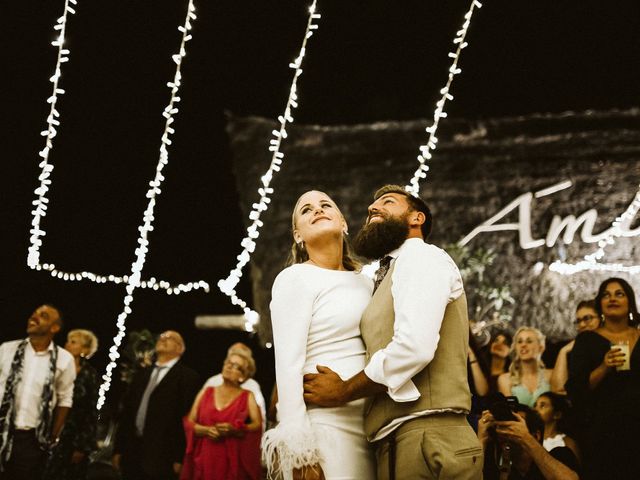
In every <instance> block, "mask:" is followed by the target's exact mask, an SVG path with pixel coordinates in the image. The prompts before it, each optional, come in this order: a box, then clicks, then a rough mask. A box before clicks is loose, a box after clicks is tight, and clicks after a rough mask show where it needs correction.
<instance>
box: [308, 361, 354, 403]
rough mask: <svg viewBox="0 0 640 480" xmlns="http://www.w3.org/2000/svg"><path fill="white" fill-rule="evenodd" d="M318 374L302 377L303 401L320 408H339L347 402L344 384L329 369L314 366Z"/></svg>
mask: <svg viewBox="0 0 640 480" xmlns="http://www.w3.org/2000/svg"><path fill="white" fill-rule="evenodd" d="M316 368H317V370H318V373H307V374H306V375H305V376H304V401H305V402H306V403H309V404H312V405H318V406H320V407H339V406H340V405H344V404H345V403H346V402H347V399H346V398H345V395H346V391H345V382H344V381H343V380H342V379H341V378H340V376H339V375H338V374H337V373H336V372H334V371H333V370H331V369H330V368H329V367H324V366H322V365H317V366H316Z"/></svg>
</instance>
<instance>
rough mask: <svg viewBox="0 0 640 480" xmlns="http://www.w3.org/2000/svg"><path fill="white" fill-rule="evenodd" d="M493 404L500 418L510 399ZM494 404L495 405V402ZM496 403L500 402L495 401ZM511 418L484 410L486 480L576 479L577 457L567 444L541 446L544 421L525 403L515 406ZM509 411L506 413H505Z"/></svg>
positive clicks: (481, 433)
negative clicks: (507, 418)
mask: <svg viewBox="0 0 640 480" xmlns="http://www.w3.org/2000/svg"><path fill="white" fill-rule="evenodd" d="M500 405H501V407H498V408H492V410H494V413H495V414H496V415H498V416H499V417H500V418H506V416H505V417H503V416H502V414H504V413H505V412H503V410H504V408H503V407H505V406H507V405H508V404H507V402H506V401H505V402H504V404H500ZM492 407H494V406H492ZM495 407H497V405H495ZM511 408H514V409H515V411H513V412H511V415H512V420H496V418H495V417H494V414H493V413H492V412H491V411H489V410H485V411H484V412H483V414H482V417H481V419H480V422H479V424H478V439H479V440H480V443H481V444H482V448H483V450H484V455H485V459H484V471H483V474H484V478H485V480H494V479H495V480H497V479H500V480H502V479H506V480H541V479H545V480H577V479H578V478H580V477H579V475H578V460H577V458H576V456H575V455H574V454H573V452H572V451H571V449H569V448H568V447H557V448H554V449H553V450H551V451H550V452H547V451H546V450H545V448H544V447H543V446H542V437H543V433H544V423H543V421H542V419H541V418H540V415H539V414H538V413H537V412H536V411H535V410H533V409H531V408H529V407H527V406H526V405H520V404H518V405H516V406H512V407H511ZM505 415H506V414H505Z"/></svg>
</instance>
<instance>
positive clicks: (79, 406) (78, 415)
mask: <svg viewBox="0 0 640 480" xmlns="http://www.w3.org/2000/svg"><path fill="white" fill-rule="evenodd" d="M64 348H65V350H67V351H68V352H69V353H71V355H73V359H74V364H75V369H76V380H75V383H74V386H73V407H72V408H71V411H70V412H69V415H68V416H67V421H66V422H65V424H64V429H63V430H62V434H61V435H60V442H59V443H58V445H57V447H56V448H55V449H54V451H53V452H52V456H51V458H50V459H49V461H48V463H47V468H46V472H45V476H44V478H45V479H46V480H84V479H86V478H87V467H88V466H89V454H90V453H91V452H92V451H94V450H95V449H96V433H97V428H98V410H97V409H96V403H97V402H98V387H99V383H98V373H97V372H96V369H95V368H93V366H92V365H91V364H90V363H89V362H88V361H87V360H88V359H89V358H91V357H92V356H93V354H94V353H95V352H96V350H97V349H98V339H97V338H96V336H95V335H94V334H93V332H91V331H89V330H81V329H77V330H71V331H70V332H69V333H68V334H67V343H66V344H65V346H64Z"/></svg>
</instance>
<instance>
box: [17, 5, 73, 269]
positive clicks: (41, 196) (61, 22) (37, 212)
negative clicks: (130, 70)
mask: <svg viewBox="0 0 640 480" xmlns="http://www.w3.org/2000/svg"><path fill="white" fill-rule="evenodd" d="M77 4H78V2H77V0H65V3H64V12H63V13H62V16H60V17H58V19H57V20H56V24H55V25H54V27H53V29H54V30H55V31H56V32H59V33H58V37H57V38H56V39H55V40H54V41H53V42H51V45H53V46H54V47H57V48H58V56H57V60H56V66H55V70H54V73H53V75H52V76H51V77H50V78H49V81H50V82H51V83H52V93H51V96H49V98H47V103H48V104H50V105H51V107H50V108H49V115H48V116H47V128H46V130H43V131H42V132H40V135H42V136H43V137H45V146H44V148H43V149H42V150H40V152H39V153H38V155H39V156H40V157H41V158H42V161H41V162H40V164H39V165H38V166H39V167H40V169H41V171H40V176H39V177H38V180H39V181H40V185H38V187H37V188H36V189H35V190H34V194H35V195H36V199H35V200H34V201H33V202H32V205H33V206H34V209H33V210H32V211H31V215H33V218H32V219H31V229H30V230H29V233H30V234H31V235H30V237H29V249H28V253H27V265H28V266H29V267H31V268H36V267H37V266H38V265H39V264H40V247H41V246H42V237H44V236H45V235H46V232H45V231H44V230H43V229H42V226H41V221H42V219H43V218H44V217H45V216H46V214H47V206H48V203H49V199H48V198H47V192H48V191H49V187H50V185H51V178H50V177H51V173H52V172H53V165H52V164H51V163H49V154H50V153H51V150H52V149H53V139H54V138H55V136H56V135H57V133H58V130H57V129H58V128H59V127H60V120H59V118H60V112H59V111H58V109H57V106H58V96H59V95H64V93H65V91H64V90H63V89H62V88H60V77H61V75H62V64H63V63H66V62H68V61H69V55H70V53H71V52H70V51H69V49H68V48H65V47H64V40H65V33H66V30H67V18H68V15H69V14H72V15H73V14H75V13H76V11H75V9H74V8H73V7H72V5H74V6H76V5H77Z"/></svg>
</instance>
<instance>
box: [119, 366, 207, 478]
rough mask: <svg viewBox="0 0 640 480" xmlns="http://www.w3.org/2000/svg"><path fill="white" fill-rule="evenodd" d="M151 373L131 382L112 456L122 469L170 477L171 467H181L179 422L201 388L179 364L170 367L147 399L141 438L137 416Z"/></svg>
mask: <svg viewBox="0 0 640 480" xmlns="http://www.w3.org/2000/svg"><path fill="white" fill-rule="evenodd" d="M152 371H153V368H145V369H144V370H141V371H139V372H138V373H137V374H136V375H135V376H134V378H133V381H132V382H131V386H130V388H129V392H128V393H127V396H126V398H125V401H124V406H123V411H122V415H121V418H120V421H119V422H118V432H117V435H116V442H115V447H114V453H116V454H117V453H119V454H121V455H122V467H123V469H126V466H127V465H131V464H136V463H137V464H138V467H139V468H141V469H142V471H144V473H145V474H146V475H149V476H164V475H168V474H171V472H172V469H173V463H182V459H183V457H184V452H185V447H186V441H185V434H184V429H183V426H182V418H183V417H184V416H185V415H187V414H188V413H189V410H190V409H191V405H192V403H193V401H194V399H195V396H196V394H197V393H198V390H199V388H200V386H201V385H200V382H199V378H198V374H197V373H196V372H195V371H194V370H192V369H191V368H189V367H187V366H185V365H183V364H182V362H180V361H178V363H176V364H175V365H174V366H173V367H171V369H170V370H169V371H168V372H167V374H166V375H165V376H164V378H163V379H162V380H161V381H160V383H159V384H158V385H157V386H156V387H155V389H154V390H153V393H152V394H151V396H150V397H149V405H148V408H147V415H146V418H145V426H144V433H143V436H142V438H140V437H138V436H137V434H136V426H135V423H136V415H137V413H138V407H139V406H140V402H141V401H142V395H143V394H144V391H145V389H146V387H147V383H148V382H149V378H150V376H151V373H152ZM134 452H135V453H134ZM132 457H134V458H132Z"/></svg>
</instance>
